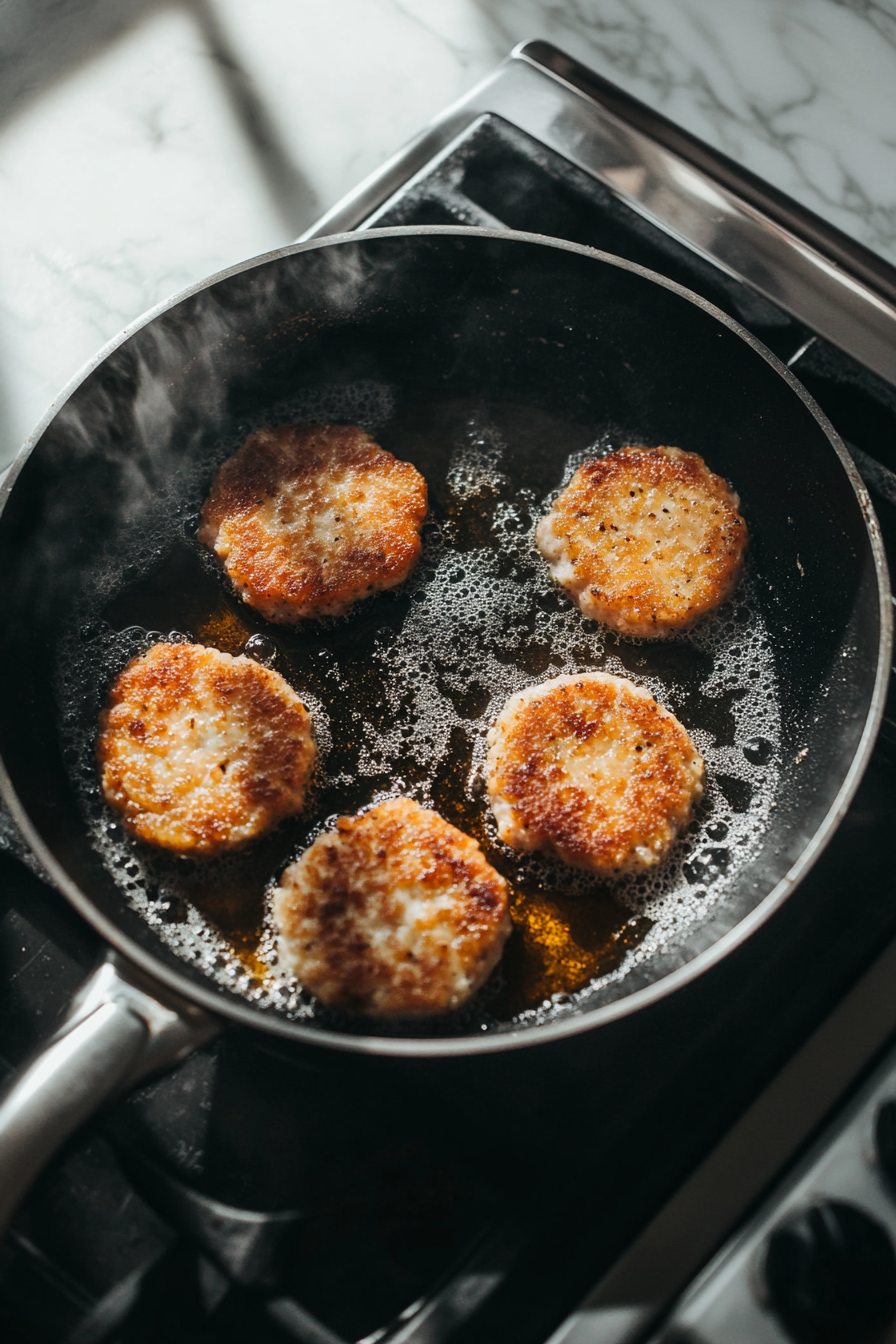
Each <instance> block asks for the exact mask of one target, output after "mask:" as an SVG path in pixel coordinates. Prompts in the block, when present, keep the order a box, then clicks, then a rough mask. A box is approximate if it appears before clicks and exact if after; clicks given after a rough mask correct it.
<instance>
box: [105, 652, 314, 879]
mask: <svg viewBox="0 0 896 1344" xmlns="http://www.w3.org/2000/svg"><path fill="white" fill-rule="evenodd" d="M209 735H212V736H215V739H216V741H215V744H214V745H213V746H206V745H205V740H206V739H207V737H208V736H209ZM316 755H317V752H316V748H315V746H314V742H313V740H312V737H311V720H310V717H309V715H308V712H307V710H306V709H305V707H304V705H303V704H302V702H301V700H300V699H299V697H298V696H297V695H296V693H295V692H294V691H293V690H292V688H291V687H290V686H289V685H287V683H286V682H285V681H284V680H283V678H282V677H281V676H280V675H279V674H278V673H277V672H274V671H272V670H271V669H269V668H266V667H262V666H260V665H259V664H258V663H256V662H253V661H252V659H250V658H245V657H238V658H233V657H231V656H230V655H229V654H227V653H221V652H220V651H219V650H217V649H210V648H205V647H203V646H202V645H197V644H168V643H160V644H155V645H153V647H152V648H151V649H149V651H148V652H147V653H145V654H142V655H141V656H140V657H138V658H134V659H133V660H132V661H131V662H130V663H129V664H128V666H127V667H126V668H125V669H124V671H123V672H121V673H119V675H118V676H117V677H116V678H115V681H114V682H113V684H112V687H111V689H110V691H109V696H108V700H107V707H106V708H105V709H104V710H103V712H102V713H101V714H100V735H99V740H98V742H97V760H98V762H99V765H100V769H101V772H102V788H103V794H104V796H105V798H106V801H107V802H108V803H109V804H110V805H111V806H112V807H114V808H115V809H116V811H118V812H119V813H120V814H121V816H122V820H123V822H124V826H125V828H126V830H127V831H128V832H129V833H130V834H131V835H134V836H136V837H137V838H138V839H140V840H144V841H146V842H148V843H149V844H153V845H158V846H160V847H161V848H163V849H168V850H171V851H173V852H175V853H178V854H183V855H187V856H189V857H211V856H213V855H218V854H224V853H228V852H230V851H233V850H237V849H242V848H243V847H244V846H245V845H247V844H249V843H250V842H251V841H252V840H254V839H255V838H256V837H257V836H259V835H261V834H262V833H263V832H264V831H267V830H269V829H270V828H271V827H273V826H275V825H277V823H278V822H280V821H281V820H282V819H283V818H284V817H287V816H290V815H292V814H293V813H295V812H298V811H299V810H300V809H301V807H302V805H303V802H304V798H305V791H306V786H307V783H308V780H309V777H310V775H311V772H312V769H313V767H314V763H315V760H316ZM219 756H220V757H221V759H220V760H219V759H218V757H219Z"/></svg>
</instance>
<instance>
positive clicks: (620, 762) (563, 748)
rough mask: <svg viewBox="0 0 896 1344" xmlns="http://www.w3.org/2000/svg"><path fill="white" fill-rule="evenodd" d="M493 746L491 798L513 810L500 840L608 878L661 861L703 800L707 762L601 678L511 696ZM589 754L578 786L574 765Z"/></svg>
mask: <svg viewBox="0 0 896 1344" xmlns="http://www.w3.org/2000/svg"><path fill="white" fill-rule="evenodd" d="M489 743H490V748H491V749H490V752H489V759H488V767H487V769H488V790H489V796H490V798H491V799H492V803H493V805H495V803H496V802H498V801H500V802H501V803H504V804H505V805H509V808H510V809H512V811H510V812H509V813H508V812H506V810H505V816H506V819H507V822H508V823H512V824H507V825H505V826H503V827H501V829H502V831H503V834H502V838H510V841H511V843H513V841H514V840H515V841H516V843H517V847H518V848H522V849H546V850H549V851H551V852H553V853H554V854H556V855H557V856H558V857H559V858H561V859H562V860H564V862H566V863H569V864H571V865H573V866H575V867H580V868H588V869H591V870H593V871H596V872H599V873H601V874H603V875H605V876H615V875H618V874H621V873H626V872H631V871H638V870H640V869H644V868H647V867H650V866H651V865H652V864H654V863H656V862H658V861H659V860H660V859H661V858H662V857H663V856H664V855H665V854H666V853H667V851H668V849H669V847H670V846H671V844H672V842H673V840H674V839H675V837H676V835H677V834H678V832H679V831H680V830H681V829H682V828H683V827H684V826H686V825H687V824H688V822H689V821H690V819H691V817H692V815H693V805H694V802H695V801H696V800H697V799H699V798H700V796H701V794H702V792H703V784H702V780H703V761H702V759H701V757H700V755H699V753H698V752H697V751H696V749H695V747H694V745H693V743H692V742H691V740H690V738H689V737H688V734H687V732H686V731H685V729H684V728H683V727H682V725H681V724H680V723H679V722H678V720H677V719H676V718H675V716H674V715H673V714H671V713H670V712H669V711H668V710H667V709H663V708H662V706H660V705H658V704H657V703H656V701H655V700H653V699H652V698H651V697H650V696H649V695H648V694H647V693H646V692H644V691H643V690H641V689H640V688H638V687H636V686H634V685H633V684H632V683H631V682H629V681H627V680H626V679H625V678H622V677H613V676H610V675H608V674H606V673H600V672H596V673H585V674H582V675H581V676H575V677H574V676H570V677H558V678H556V679H554V680H553V681H548V682H545V683H544V684H543V685H541V686H539V687H537V688H534V689H533V690H531V691H528V692H526V691H524V692H521V693H519V694H518V695H516V696H513V697H511V699H510V700H509V701H508V703H507V705H506V706H505V707H504V710H503V711H502V714H501V716H500V718H499V720H498V723H497V725H496V727H495V728H494V729H492V731H491V732H490V734H489ZM589 746H590V747H591V748H593V751H592V752H591V753H588V754H589V756H590V762H589V764H591V765H592V766H593V778H591V779H590V780H589V783H588V786H587V787H583V785H582V772H581V771H579V772H577V771H576V770H575V769H574V768H573V769H571V768H570V761H571V758H572V757H573V755H574V754H575V753H576V752H577V751H579V750H580V749H581V748H588V747H589ZM608 748H609V751H608V750H607V749H608ZM605 752H606V755H604V753H605ZM605 762H606V764H605Z"/></svg>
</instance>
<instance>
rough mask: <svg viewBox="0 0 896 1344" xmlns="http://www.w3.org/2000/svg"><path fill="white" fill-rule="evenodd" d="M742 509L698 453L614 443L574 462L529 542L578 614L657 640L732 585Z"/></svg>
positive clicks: (737, 572) (743, 537)
mask: <svg viewBox="0 0 896 1344" xmlns="http://www.w3.org/2000/svg"><path fill="white" fill-rule="evenodd" d="M739 509H740V500H739V499H738V497H737V495H736V494H735V493H734V491H733V490H732V489H731V488H730V486H729V485H728V484H727V483H726V482H725V481H723V480H722V478H721V476H716V475H715V473H714V472H712V471H710V470H709V467H707V465H706V463H705V462H704V461H703V459H702V457H698V455H697V454H696V453H686V452H683V451H682V450H681V449H680V448H620V449H619V450H618V451H617V452H614V453H608V454H607V456H606V457H598V458H594V459H593V460H592V461H590V462H586V463H585V464H584V466H582V467H579V470H578V471H577V472H576V474H575V475H574V476H573V478H572V480H571V481H570V483H569V485H568V486H567V487H566V489H565V490H564V491H563V492H562V493H561V494H560V495H559V497H558V498H557V500H556V502H555V503H554V506H553V508H552V509H551V511H550V512H549V513H547V514H546V515H545V516H544V518H542V519H541V521H540V522H539V524H538V527H537V528H536V532H535V541H536V544H537V546H538V549H539V550H540V551H541V554H542V555H543V556H544V558H545V559H546V560H547V561H548V564H549V565H550V569H551V576H552V577H553V578H554V579H555V581H556V582H557V583H559V584H561V585H562V586H563V587H564V588H565V589H566V590H567V592H568V593H569V595H570V597H571V598H572V599H573V601H574V602H575V603H576V604H577V605H578V607H579V608H580V609H581V611H582V612H583V613H584V615H586V616H589V617H590V618H591V619H592V620H595V621H603V622H604V624H606V625H609V626H611V627H612V629H614V630H618V631H619V632H620V633H621V634H624V635H641V636H646V637H647V638H652V639H664V638H666V637H667V636H669V635H674V634H677V633H678V632H679V631H681V630H687V629H688V627H689V626H691V625H693V624H694V622H695V621H696V620H698V619H699V618H700V617H701V616H703V615H704V614H705V613H706V612H708V611H712V610H713V608H714V607H717V606H720V605H721V603H722V602H724V601H725V599H726V598H728V597H730V595H731V594H732V593H733V592H734V589H735V588H736V587H737V584H738V581H739V580H740V576H741V572H742V570H743V563H744V552H745V550H746V547H747V528H746V524H745V523H744V520H743V518H742V517H741V516H740V513H739V511H738V510H739Z"/></svg>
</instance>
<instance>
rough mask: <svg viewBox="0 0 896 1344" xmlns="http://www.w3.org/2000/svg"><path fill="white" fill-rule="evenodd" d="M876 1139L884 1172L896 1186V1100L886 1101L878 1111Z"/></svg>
mask: <svg viewBox="0 0 896 1344" xmlns="http://www.w3.org/2000/svg"><path fill="white" fill-rule="evenodd" d="M874 1139H875V1143H876V1144H877V1158H878V1161H879V1162H880V1165H881V1168H882V1170H883V1173H884V1175H885V1176H886V1177H887V1179H888V1180H889V1181H891V1182H892V1184H893V1185H894V1186H896V1101H885V1102H884V1104H883V1106H881V1108H880V1110H879V1111H878V1113H877V1123H876V1125H875V1127H874Z"/></svg>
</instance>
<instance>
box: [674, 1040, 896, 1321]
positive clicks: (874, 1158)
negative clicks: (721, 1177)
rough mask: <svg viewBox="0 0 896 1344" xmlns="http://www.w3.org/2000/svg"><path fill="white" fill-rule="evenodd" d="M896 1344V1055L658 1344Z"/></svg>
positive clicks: (693, 1290) (713, 1268)
mask: <svg viewBox="0 0 896 1344" xmlns="http://www.w3.org/2000/svg"><path fill="white" fill-rule="evenodd" d="M685 1341H686V1344H896V1050H894V1051H891V1053H890V1054H889V1055H888V1056H887V1058H886V1059H885V1060H884V1062H883V1063H882V1064H881V1065H880V1067H879V1068H878V1069H877V1070H876V1071H875V1072H874V1074H873V1075H872V1077H871V1078H870V1079H869V1080H868V1081H867V1082H866V1083H865V1085H864V1086H863V1087H862V1088H860V1090H859V1091H858V1092H857V1094H856V1095H855V1096H854V1097H853V1099H852V1101H851V1102H850V1103H848V1104H847V1106H846V1107H845V1108H844V1109H843V1110H842V1111H841V1113H840V1114H839V1115H838V1116H837V1118H836V1119H835V1120H834V1121H833V1123H832V1124H831V1125H830V1127H829V1128H828V1129H827V1130H826V1131H825V1132H824V1133H823V1134H822V1135H821V1137H820V1138H819V1139H818V1140H817V1142H816V1143H815V1144H814V1146H813V1147H812V1148H811V1149H810V1150H809V1152H808V1153H807V1154H806V1156H805V1157H804V1158H803V1160H802V1161H801V1162H800V1163H799V1164H798V1165H797V1167H796V1168H795V1170H794V1171H793V1172H792V1173H791V1175H790V1177H789V1178H788V1179H787V1180H786V1181H785V1183H784V1184H783V1185H781V1186H780V1187H779V1188H778V1189H777V1190H776V1191H775V1192H774V1193H773V1195H772V1196H771V1197H770V1198H769V1199H768V1201H767V1202H766V1203H765V1204H764V1205H763V1206H762V1207H761V1208H760V1209H759V1211H758V1212H757V1213H756V1214H755V1215H754V1216H753V1218H752V1219H750V1221H749V1222H748V1223H747V1224H746V1225H745V1226H744V1227H743V1228H742V1229H741V1230H740V1231H739V1232H738V1233H737V1234H736V1235H735V1236H734V1237H733V1238H732V1239H731V1240H730V1241H729V1243H728V1244H727V1245H726V1246H724V1247H723V1248H722V1250H721V1251H719V1252H718V1253H717V1255H716V1256H715V1257H714V1259H713V1260H712V1261H711V1262H710V1263H709V1265H707V1267H706V1269H705V1270H704V1271H703V1272H702V1274H701V1275H700V1276H699V1277H698V1278H697V1279H696V1280H695V1282H694V1283H693V1284H692V1285H691V1287H690V1288H689V1289H688V1291H687V1292H686V1293H685V1294H684V1296H683V1297H682V1298H681V1299H680V1300H679V1302H678V1303H677V1305H676V1307H675V1308H674V1310H673V1311H672V1313H671V1315H670V1317H669V1318H668V1319H667V1321H666V1323H665V1324H664V1325H663V1327H662V1328H661V1329H660V1330H659V1331H658V1332H657V1333H655V1334H654V1335H653V1336H652V1337H651V1344H685Z"/></svg>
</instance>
